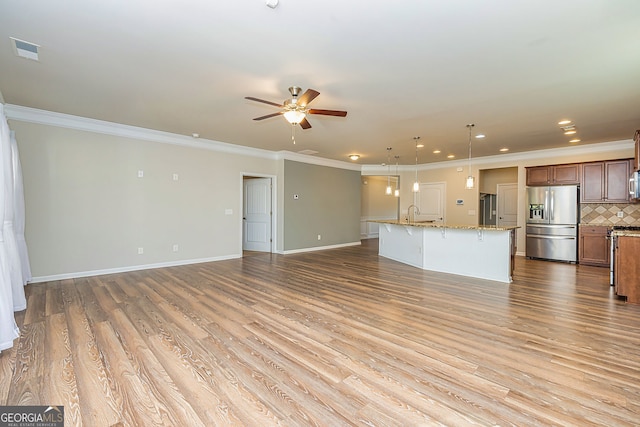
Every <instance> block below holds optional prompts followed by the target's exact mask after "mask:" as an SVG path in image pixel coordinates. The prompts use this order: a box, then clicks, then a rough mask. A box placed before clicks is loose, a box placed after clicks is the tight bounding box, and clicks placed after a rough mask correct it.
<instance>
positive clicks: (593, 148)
mask: <svg viewBox="0 0 640 427" xmlns="http://www.w3.org/2000/svg"><path fill="white" fill-rule="evenodd" d="M633 147H634V142H633V140H631V139H625V140H620V141H611V142H600V143H596V144H586V145H580V146H571V147H561V148H549V149H545V150H534V151H523V152H521V153H508V154H497V155H494V156H486V157H475V158H473V159H472V162H473V166H474V167H477V166H482V165H489V164H490V165H492V166H495V164H496V163H509V164H510V165H512V166H513V165H516V164H517V162H521V161H531V160H535V159H549V158H550V157H551V158H552V157H561V156H569V155H571V156H576V155H582V154H597V153H606V152H611V151H615V150H633ZM468 165H469V160H468V159H464V160H450V161H442V162H436V163H424V164H421V165H418V170H419V171H424V170H433V169H442V168H452V167H454V168H455V167H460V166H463V167H467V166H468ZM415 169H416V167H415V166H413V165H404V166H400V167H399V168H398V170H399V171H402V172H406V171H414V170H415ZM387 173H388V172H387V168H386V166H382V165H363V166H362V174H363V175H380V174H383V175H386V174H387Z"/></svg>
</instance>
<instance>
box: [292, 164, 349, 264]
mask: <svg viewBox="0 0 640 427" xmlns="http://www.w3.org/2000/svg"><path fill="white" fill-rule="evenodd" d="M360 186H361V181H360V172H359V171H354V170H345V169H338V168H333V167H328V166H319V165H310V164H306V163H300V162H295V161H290V160H285V161H284V192H283V193H284V194H283V197H284V215H283V220H284V221H283V222H284V224H283V226H284V232H283V234H284V250H285V252H287V251H295V250H297V249H302V248H309V247H322V246H335V245H344V244H353V243H359V242H360ZM294 195H298V199H294ZM318 235H320V236H321V240H318Z"/></svg>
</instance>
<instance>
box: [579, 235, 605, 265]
mask: <svg viewBox="0 0 640 427" xmlns="http://www.w3.org/2000/svg"><path fill="white" fill-rule="evenodd" d="M608 232H609V227H604V226H582V225H581V226H580V234H579V235H580V241H579V243H578V262H579V263H580V264H585V265H595V266H597V267H609V265H610V258H611V246H610V244H611V241H610V239H609V233H608Z"/></svg>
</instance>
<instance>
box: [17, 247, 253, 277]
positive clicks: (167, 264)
mask: <svg viewBox="0 0 640 427" xmlns="http://www.w3.org/2000/svg"><path fill="white" fill-rule="evenodd" d="M236 258H242V254H233V255H225V256H221V257H212V258H199V259H187V260H182V261H174V262H160V263H156V264H143V265H132V266H129V267H118V268H107V269H104V270H91V271H78V272H73V273H63V274H53V275H50V276H38V277H34V278H33V279H31V280H30V281H29V283H41V282H51V281H54V280H65V279H78V278H81V277H90V276H103V275H105V274H115V273H127V272H130V271H139V270H150V269H153V268H163V267H177V266H179V265H189V264H200V263H203V262H214V261H224V260H228V259H236Z"/></svg>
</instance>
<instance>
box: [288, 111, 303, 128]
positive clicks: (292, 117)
mask: <svg viewBox="0 0 640 427" xmlns="http://www.w3.org/2000/svg"><path fill="white" fill-rule="evenodd" d="M304 117H305V114H304V112H302V111H296V110H290V111H287V112H285V113H284V118H285V119H287V121H288V122H289V123H291V124H292V125H297V124H298V123H300V122H301V121H302V119H304Z"/></svg>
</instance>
